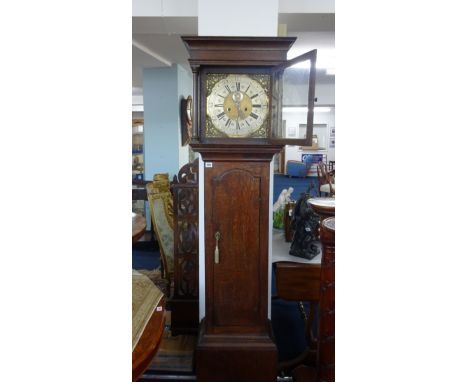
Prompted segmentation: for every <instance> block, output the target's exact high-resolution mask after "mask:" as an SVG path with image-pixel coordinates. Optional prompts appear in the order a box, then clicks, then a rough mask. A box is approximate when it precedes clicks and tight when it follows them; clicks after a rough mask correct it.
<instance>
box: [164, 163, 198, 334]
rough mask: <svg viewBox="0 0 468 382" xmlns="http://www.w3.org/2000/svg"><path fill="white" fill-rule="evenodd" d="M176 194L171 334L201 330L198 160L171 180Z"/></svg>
mask: <svg viewBox="0 0 468 382" xmlns="http://www.w3.org/2000/svg"><path fill="white" fill-rule="evenodd" d="M171 188H172V193H173V197H174V295H173V298H172V300H171V306H172V317H171V324H172V334H174V335H177V334H184V333H196V331H197V330H198V159H196V160H195V161H194V162H192V163H188V164H186V165H184V166H183V167H182V168H181V169H180V171H179V174H178V175H177V176H174V179H173V182H172V187H171Z"/></svg>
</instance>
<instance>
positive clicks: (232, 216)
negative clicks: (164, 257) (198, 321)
mask: <svg viewBox="0 0 468 382" xmlns="http://www.w3.org/2000/svg"><path fill="white" fill-rule="evenodd" d="M268 178H269V164H268V163H262V164H252V163H249V164H247V163H241V162H237V163H235V162H234V163H232V162H231V163H227V162H213V167H212V168H207V169H206V170H205V184H206V186H205V187H206V188H207V189H206V190H205V207H206V211H207V214H206V215H205V221H206V228H207V229H206V233H205V235H206V249H205V256H206V270H207V322H209V323H210V325H208V327H211V328H213V332H224V331H228V332H233V331H236V328H241V327H242V329H243V330H242V331H246V330H247V331H249V329H248V328H250V330H251V331H258V330H260V329H261V328H262V327H263V326H264V324H265V321H266V318H267V317H266V306H265V305H266V304H265V302H266V301H267V296H266V294H267V283H268V282H267V279H266V278H265V274H264V273H265V272H262V270H263V269H265V267H267V261H268V250H267V244H268V239H267V236H266V232H267V231H266V229H265V228H267V227H268V220H266V222H265V218H264V216H266V217H268V200H269V198H268V192H269V186H268ZM265 202H266V203H265ZM217 232H219V234H220V235H219V240H218V249H219V261H218V263H216V261H215V248H216V238H215V237H216V233H217ZM246 328H247V329H246Z"/></svg>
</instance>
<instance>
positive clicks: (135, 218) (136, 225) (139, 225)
mask: <svg viewBox="0 0 468 382" xmlns="http://www.w3.org/2000/svg"><path fill="white" fill-rule="evenodd" d="M145 230H146V219H145V218H144V217H143V216H141V215H140V214H136V213H134V212H132V243H135V242H136V241H138V240H139V239H140V238H141V237H142V236H143V235H144V234H145Z"/></svg>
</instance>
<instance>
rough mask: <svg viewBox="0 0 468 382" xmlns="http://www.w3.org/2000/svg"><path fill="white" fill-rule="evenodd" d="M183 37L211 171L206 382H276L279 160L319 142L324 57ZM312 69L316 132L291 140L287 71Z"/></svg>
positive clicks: (197, 135) (274, 46)
mask: <svg viewBox="0 0 468 382" xmlns="http://www.w3.org/2000/svg"><path fill="white" fill-rule="evenodd" d="M182 39H183V41H184V43H185V45H186V46H187V49H188V51H189V55H190V58H189V63H190V66H191V68H192V71H193V74H194V91H193V105H194V109H193V113H192V114H193V134H192V141H191V147H192V148H193V150H194V151H197V152H199V153H200V154H201V156H202V158H203V161H204V163H205V166H204V204H205V211H204V216H205V227H204V228H205V238H204V240H205V253H204V254H203V255H204V259H205V301H206V304H205V318H204V319H203V321H202V322H201V324H200V330H199V340H198V345H197V350H196V372H197V380H198V381H200V382H209V381H213V382H215V381H216V382H218V381H223V382H230V381H232V382H234V381H236V382H237V381H256V382H263V381H265V382H267V381H268V382H273V381H276V366H277V365H276V364H277V349H276V346H275V344H274V343H273V340H272V336H271V330H270V324H269V320H268V241H269V224H268V223H269V218H270V216H269V207H270V206H269V189H270V187H269V184H270V162H271V160H272V157H273V155H274V154H275V153H278V152H280V151H281V149H282V148H283V147H284V145H285V144H299V145H301V144H310V141H311V139H312V123H313V108H314V94H315V93H314V92H315V60H316V51H313V52H308V53H306V54H305V55H303V56H301V57H299V58H297V59H294V60H291V61H287V60H286V57H287V51H288V50H289V48H290V46H291V45H292V43H293V42H294V41H295V38H291V37H283V38H276V37H256V38H254V37H201V36H190V37H182ZM302 61H308V62H309V67H310V72H309V74H310V75H309V77H308V80H307V82H308V83H307V82H306V80H304V81H303V82H304V83H301V84H300V85H307V84H308V85H309V89H308V92H307V94H306V101H305V102H308V103H307V105H308V109H309V112H308V117H307V122H308V129H307V130H306V134H305V136H304V138H300V139H291V140H288V139H286V137H285V135H284V132H283V128H282V127H283V124H282V119H283V118H281V116H282V110H283V109H282V95H283V86H282V85H283V79H284V78H285V77H283V73H284V72H285V71H286V70H288V69H290V66H292V65H294V64H296V63H298V62H302ZM286 78H287V76H286ZM223 81H224V82H223ZM298 82H300V81H298ZM285 83H287V81H286V82H285ZM288 85H289V84H288ZM249 89H250V90H249ZM254 89H255V91H254ZM292 91H293V92H294V89H292ZM254 93H255V94H254Z"/></svg>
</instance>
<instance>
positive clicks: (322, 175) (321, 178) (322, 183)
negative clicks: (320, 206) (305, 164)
mask: <svg viewBox="0 0 468 382" xmlns="http://www.w3.org/2000/svg"><path fill="white" fill-rule="evenodd" d="M317 178H318V182H319V196H322V193H325V194H327V195H329V196H334V195H335V180H334V178H333V177H332V176H331V175H330V173H329V172H328V170H327V166H326V164H325V163H323V162H320V163H318V164H317Z"/></svg>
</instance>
